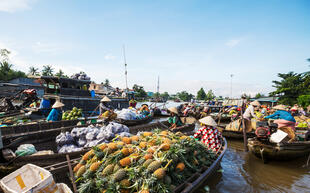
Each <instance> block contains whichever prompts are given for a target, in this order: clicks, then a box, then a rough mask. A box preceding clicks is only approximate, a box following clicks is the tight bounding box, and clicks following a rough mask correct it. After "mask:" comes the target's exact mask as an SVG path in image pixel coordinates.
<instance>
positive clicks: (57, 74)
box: [55, 69, 66, 77]
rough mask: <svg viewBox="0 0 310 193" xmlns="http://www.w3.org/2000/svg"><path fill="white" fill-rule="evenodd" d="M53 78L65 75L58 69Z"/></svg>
mask: <svg viewBox="0 0 310 193" xmlns="http://www.w3.org/2000/svg"><path fill="white" fill-rule="evenodd" d="M55 76H58V77H66V75H65V73H64V72H63V71H62V70H61V69H59V71H58V72H57V73H56V74H55Z"/></svg>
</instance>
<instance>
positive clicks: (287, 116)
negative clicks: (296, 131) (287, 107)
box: [265, 110, 296, 122]
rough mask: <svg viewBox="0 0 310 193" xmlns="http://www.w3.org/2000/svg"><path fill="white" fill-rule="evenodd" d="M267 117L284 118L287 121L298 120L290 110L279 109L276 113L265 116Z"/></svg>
mask: <svg viewBox="0 0 310 193" xmlns="http://www.w3.org/2000/svg"><path fill="white" fill-rule="evenodd" d="M265 118H266V119H284V120H287V121H292V122H296V120H295V119H294V117H293V116H292V115H291V113H289V112H288V111H283V110H278V111H276V112H275V113H274V114H272V115H269V116H267V117H265Z"/></svg>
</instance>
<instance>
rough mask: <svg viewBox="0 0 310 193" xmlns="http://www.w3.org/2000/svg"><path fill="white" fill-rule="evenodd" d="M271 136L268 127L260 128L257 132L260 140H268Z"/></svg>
mask: <svg viewBox="0 0 310 193" xmlns="http://www.w3.org/2000/svg"><path fill="white" fill-rule="evenodd" d="M270 134H271V133H270V129H269V128H268V127H258V128H257V129H256V131H255V135H256V137H257V138H258V139H268V137H269V136H270Z"/></svg>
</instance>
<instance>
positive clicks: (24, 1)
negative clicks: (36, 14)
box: [0, 0, 35, 13]
mask: <svg viewBox="0 0 310 193" xmlns="http://www.w3.org/2000/svg"><path fill="white" fill-rule="evenodd" d="M34 1H35V0H0V11H4V12H9V13H14V12H16V11H22V10H29V9H31V6H30V5H31V4H32V3H33V2H34Z"/></svg>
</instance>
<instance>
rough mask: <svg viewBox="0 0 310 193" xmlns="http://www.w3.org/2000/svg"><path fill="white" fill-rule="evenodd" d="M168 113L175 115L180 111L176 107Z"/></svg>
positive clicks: (171, 108)
mask: <svg viewBox="0 0 310 193" xmlns="http://www.w3.org/2000/svg"><path fill="white" fill-rule="evenodd" d="M168 111H170V112H172V113H175V114H178V109H177V108H176V107H170V108H169V109H168Z"/></svg>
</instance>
